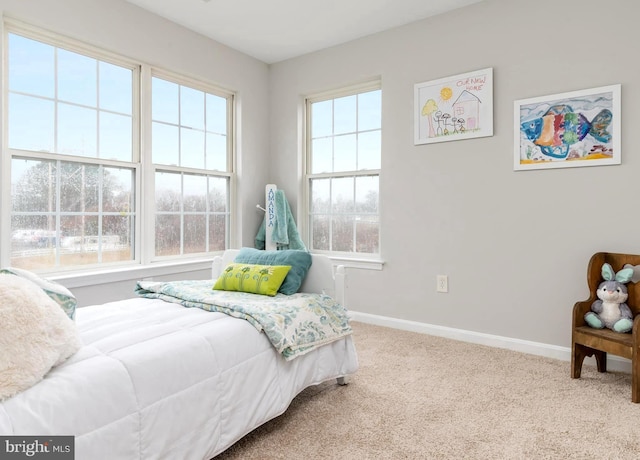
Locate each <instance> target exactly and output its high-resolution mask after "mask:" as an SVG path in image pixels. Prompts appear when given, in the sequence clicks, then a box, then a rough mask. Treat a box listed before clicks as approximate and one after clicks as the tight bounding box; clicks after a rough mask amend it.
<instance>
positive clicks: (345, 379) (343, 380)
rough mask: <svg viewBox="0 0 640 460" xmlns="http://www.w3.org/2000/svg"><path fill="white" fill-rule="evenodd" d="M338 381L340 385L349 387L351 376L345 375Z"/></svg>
mask: <svg viewBox="0 0 640 460" xmlns="http://www.w3.org/2000/svg"><path fill="white" fill-rule="evenodd" d="M336 380H337V381H338V385H347V384H348V383H349V381H350V380H351V376H349V375H344V376H342V377H338V378H337V379H336Z"/></svg>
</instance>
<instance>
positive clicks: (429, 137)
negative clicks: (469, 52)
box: [414, 67, 493, 145]
mask: <svg viewBox="0 0 640 460" xmlns="http://www.w3.org/2000/svg"><path fill="white" fill-rule="evenodd" d="M414 98H415V99H414V121H415V129H414V133H415V134H414V144H415V145H418V144H431V143H434V142H446V141H456V140H462V139H472V138H475V137H485V136H493V68H491V67H490V68H487V69H482V70H476V71H474V72H468V73H464V74H460V75H454V76H451V77H445V78H440V79H438V80H432V81H427V82H424V83H417V84H415V85H414Z"/></svg>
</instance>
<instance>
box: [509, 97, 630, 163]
mask: <svg viewBox="0 0 640 460" xmlns="http://www.w3.org/2000/svg"><path fill="white" fill-rule="evenodd" d="M514 141H515V146H514V147H515V155H514V169H515V170H516V171H523V170H530V169H547V168H571V167H582V166H603V165H618V164H620V162H621V156H620V85H611V86H601V87H599V88H591V89H586V90H580V91H572V92H568V93H560V94H553V95H550V96H541V97H534V98H530V99H522V100H519V101H515V104H514Z"/></svg>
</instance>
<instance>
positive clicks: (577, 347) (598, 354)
mask: <svg viewBox="0 0 640 460" xmlns="http://www.w3.org/2000/svg"><path fill="white" fill-rule="evenodd" d="M587 356H595V358H596V366H597V367H598V372H607V353H605V352H604V351H600V350H594V349H593V348H589V347H585V346H584V345H581V344H579V343H574V344H573V350H572V352H571V378H572V379H579V378H580V374H581V373H582V363H583V362H584V358H586V357H587ZM639 375H640V374H639Z"/></svg>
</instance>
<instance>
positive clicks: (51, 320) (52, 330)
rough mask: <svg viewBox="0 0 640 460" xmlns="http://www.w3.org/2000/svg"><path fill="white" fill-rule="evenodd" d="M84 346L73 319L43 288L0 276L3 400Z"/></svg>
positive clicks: (0, 397) (0, 396)
mask: <svg viewBox="0 0 640 460" xmlns="http://www.w3.org/2000/svg"><path fill="white" fill-rule="evenodd" d="M80 346H81V342H80V337H79V336H78V332H77V330H76V325H75V323H74V322H73V320H71V319H70V318H69V317H68V316H67V315H66V314H65V313H64V311H63V310H62V309H61V308H60V306H59V305H58V304H57V303H56V302H55V301H54V300H52V299H51V298H50V297H49V296H48V295H47V294H46V293H45V292H44V291H43V290H42V289H41V288H39V287H38V286H37V285H36V284H35V283H33V282H32V281H29V280H27V279H24V278H20V277H18V276H14V275H2V274H0V400H3V399H6V398H9V397H11V396H14V395H15V394H16V393H19V392H21V391H23V390H26V389H27V388H29V387H31V386H32V385H34V384H36V383H38V382H39V381H40V380H41V379H42V378H43V377H44V376H45V375H46V374H47V372H49V370H50V369H51V368H52V367H53V366H57V365H58V364H61V363H62V362H63V361H65V360H66V359H67V358H68V357H69V356H71V355H72V354H74V353H75V352H76V351H78V349H79V348H80Z"/></svg>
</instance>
